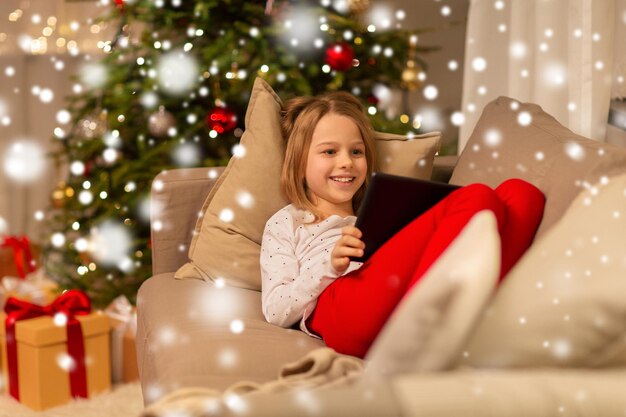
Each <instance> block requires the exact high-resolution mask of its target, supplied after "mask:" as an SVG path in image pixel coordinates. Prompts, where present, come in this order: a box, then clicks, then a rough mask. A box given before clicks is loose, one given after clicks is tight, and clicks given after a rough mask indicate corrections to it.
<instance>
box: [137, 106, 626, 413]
mask: <svg viewBox="0 0 626 417" xmlns="http://www.w3.org/2000/svg"><path fill="white" fill-rule="evenodd" d="M249 110H250V109H249ZM521 114H523V116H524V117H520V115H521ZM247 117H248V116H247ZM520 120H522V121H523V122H520ZM248 122H250V120H248V119H247V120H246V126H247V128H248V127H249V125H248ZM422 165H423V164H422ZM227 173H228V168H226V174H227ZM224 175H225V168H224V167H213V168H193V169H177V170H172V171H167V172H164V173H161V174H159V175H158V176H157V178H156V179H155V183H154V184H155V185H154V186H153V195H152V202H153V206H152V207H153V217H154V219H158V220H156V221H154V222H153V235H152V250H153V272H154V276H153V277H152V278H150V279H148V280H147V281H145V282H144V284H143V285H142V287H141V288H140V290H139V294H138V297H137V308H138V331H137V357H138V365H139V373H140V378H141V384H142V391H143V396H144V402H145V403H146V405H149V404H152V403H154V402H155V401H157V400H159V399H160V398H162V397H163V396H164V395H166V394H169V393H172V392H176V391H177V390H179V389H182V388H189V387H205V388H212V389H215V390H224V389H226V388H227V387H229V386H231V385H233V384H236V383H238V382H240V381H255V382H259V383H262V382H265V381H271V380H273V379H275V378H276V377H277V373H278V372H279V370H280V368H281V366H283V365H284V364H286V363H289V362H293V361H296V360H298V359H299V358H301V357H302V356H303V355H305V354H307V353H308V352H311V351H313V350H315V349H318V348H320V347H323V346H324V345H323V342H322V341H321V340H319V339H315V338H312V337H309V336H307V335H306V334H304V333H303V332H301V331H299V330H297V329H283V328H279V327H276V326H273V325H270V324H268V323H267V322H266V321H265V319H264V317H263V314H262V312H261V294H260V291H259V290H258V288H251V287H249V286H248V287H246V285H244V284H241V283H240V284H237V283H234V284H233V283H232V282H229V280H228V279H226V280H224V279H221V277H218V278H216V277H211V276H205V275H203V274H198V275H197V276H192V275H193V274H190V275H189V276H184V275H185V274H184V273H183V274H182V275H183V276H181V270H182V271H183V272H184V271H185V268H184V265H185V264H186V263H188V261H189V260H190V258H191V257H190V256H189V255H190V254H191V253H192V250H191V248H190V245H191V246H193V239H194V238H197V235H198V233H200V232H201V228H200V227H199V224H200V223H201V222H202V220H203V216H206V211H204V210H205V209H206V204H207V201H206V200H207V195H209V196H211V191H212V189H213V187H215V186H216V184H217V185H218V186H219V185H220V178H222V179H223V176H224ZM430 176H431V178H432V179H433V180H436V181H449V182H450V183H453V184H457V185H467V184H471V183H474V182H482V183H486V184H487V185H490V186H496V185H498V184H499V183H501V182H502V181H504V180H505V179H508V178H512V177H518V178H522V179H525V180H527V181H529V182H531V183H533V184H535V185H536V186H537V187H539V189H541V190H542V191H543V192H544V194H545V196H546V207H545V212H544V218H543V220H542V223H541V225H540V227H539V230H538V232H537V235H536V237H535V240H534V242H533V244H532V246H531V248H530V249H529V250H528V251H527V253H526V254H525V255H524V256H523V257H522V258H521V259H520V261H519V262H518V264H517V265H516V266H515V267H514V268H513V269H512V270H511V271H510V272H509V274H508V275H507V277H505V279H504V281H503V283H502V284H501V285H500V286H498V287H495V286H494V288H493V290H490V291H488V292H485V293H484V297H483V298H484V299H481V302H480V303H478V302H475V303H473V304H475V305H473V306H472V314H471V315H470V314H465V313H463V312H459V311H457V312H455V313H454V314H456V315H457V316H456V318H459V317H463V320H456V319H455V318H451V317H448V316H446V315H447V314H448V311H447V310H446V309H447V308H448V306H447V305H446V304H445V303H443V304H442V305H441V306H439V307H437V308H436V309H438V310H437V311H436V313H435V316H436V317H438V318H439V319H438V320H439V321H437V320H434V321H433V323H435V325H434V326H432V328H431V329H429V332H430V333H429V334H428V335H426V336H424V337H425V338H426V339H428V338H430V339H437V340H438V342H437V343H431V344H429V343H422V344H421V345H420V347H419V348H415V349H414V350H411V349H409V351H410V352H413V353H411V354H409V355H406V351H405V352H404V354H405V355H404V356H403V357H402V358H392V359H394V360H395V368H394V369H392V371H390V372H387V373H386V374H384V375H383V376H382V377H381V378H380V379H379V380H378V381H377V383H376V384H375V385H368V384H349V385H346V386H339V387H337V386H336V387H334V389H332V390H319V392H315V404H316V406H315V407H314V409H313V410H312V409H311V408H310V407H309V406H310V404H309V406H307V402H303V401H294V396H293V394H292V393H289V392H282V393H272V394H267V395H258V396H255V397H254V398H250V400H249V403H248V406H249V408H248V410H252V411H253V412H251V413H248V414H249V415H259V416H261V415H263V416H265V415H267V416H270V415H272V416H279V415H285V416H293V415H309V414H311V413H312V414H315V415H338V416H339V415H358V416H383V415H389V416H408V415H428V416H452V415H480V416H502V415H507V416H530V415H532V416H554V415H576V416H616V415H624V414H626V399H624V395H623V387H624V386H626V385H625V384H626V298H624V296H623V294H624V293H626V292H625V290H626V279H624V278H625V277H626V237H624V236H626V149H623V148H619V147H616V146H611V145H608V144H604V143H599V142H595V141H591V140H589V139H586V138H584V137H581V136H578V135H576V134H574V133H573V132H571V131H569V130H568V129H567V128H565V127H564V126H562V125H561V124H560V123H559V122H558V121H557V120H555V119H554V118H553V117H552V116H550V115H549V114H547V113H546V112H544V111H543V109H541V107H540V106H538V105H535V104H532V103H521V102H519V101H517V100H515V99H511V98H507V97H499V98H498V99H496V100H494V101H492V102H491V103H489V104H488V105H487V106H486V107H485V109H483V112H482V116H481V117H480V119H479V121H478V123H477V125H476V127H475V129H474V131H473V133H472V135H471V137H470V139H469V141H468V143H467V146H466V147H465V149H464V151H463V152H462V153H461V155H460V156H458V157H452V156H443V157H439V156H437V157H434V162H433V165H432V171H431V172H430ZM270 186H271V185H268V187H270ZM260 191H263V190H260ZM154 213H157V214H154ZM227 233H230V234H233V233H235V232H234V231H233V230H230V229H229V230H227ZM474 239H475V240H476V242H475V245H474V246H475V247H477V248H480V247H481V237H480V234H479V235H478V236H477V237H476V236H475V237H474ZM190 242H191V243H190ZM231 250H232V249H231ZM455 256H458V257H462V255H455ZM491 258H494V259H495V258H497V256H491ZM446 259H447V260H448V261H447V262H448V264H454V263H455V262H454V261H450V259H456V258H455V257H453V258H450V257H449V256H448V257H447V258H446ZM469 261H471V259H470V260H469ZM470 264H471V263H470ZM181 267H183V268H181ZM444 267H445V266H444ZM196 269H198V268H196ZM188 270H189V269H187V271H188ZM177 271H178V273H177ZM475 272H476V271H475ZM175 275H177V277H176V278H175ZM177 278H178V279H177ZM181 278H182V279H181ZM410 308H413V309H419V308H420V306H413V307H410ZM404 310H406V311H402V315H403V317H402V319H403V320H404V321H405V322H408V324H407V323H404V324H402V325H404V326H406V325H408V326H411V325H414V323H413V324H412V323H410V321H411V320H410V317H411V314H412V311H411V310H410V309H409V308H408V307H407V308H405V309H404ZM430 313H432V311H431V312H430ZM430 313H429V314H430ZM415 314H422V313H420V312H416V313H415ZM449 314H452V313H449ZM396 316H399V315H397V314H396V313H394V315H393V316H392V317H391V318H390V320H389V322H388V323H387V325H386V326H385V328H387V327H390V328H391V327H393V326H392V324H393V323H394V320H396V319H397V318H398V317H396ZM407 317H408V319H407ZM431 321H432V320H431ZM460 321H463V328H462V329H460V328H459V326H458V324H456V325H452V324H454V323H457V322H460ZM438 323H440V324H441V326H439V324H438ZM451 323H452V324H451ZM402 325H398V326H396V327H399V328H398V329H393V331H392V330H390V331H388V332H386V333H385V329H383V333H385V338H386V339H387V340H386V341H385V343H381V346H378V348H377V349H376V354H375V356H376V357H375V358H372V359H373V360H374V361H377V362H380V360H381V359H380V358H381V357H383V358H384V357H385V355H387V352H388V355H389V356H390V357H393V355H397V352H394V351H393V349H394V348H396V347H397V346H396V347H392V348H389V347H388V346H387V345H393V344H394V343H393V341H394V340H396V341H397V344H400V345H402V344H405V343H406V342H407V341H406V340H405V339H406V338H407V337H410V335H412V334H413V333H412V332H411V331H404V330H403V329H402ZM394 332H395V333H394ZM446 332H447V333H446ZM394 338H395V339H394ZM430 339H429V340H430ZM390 341H391V343H390ZM409 344H410V341H409ZM375 346H376V345H375ZM443 351H445V355H443V354H442V353H441V352H443ZM426 358H427V359H426ZM367 360H368V358H367V357H366V362H367ZM384 360H385V359H383V361H384ZM389 369H391V368H389ZM383 373H384V372H383ZM372 387H375V388H372ZM307 407H308V408H307ZM313 411H314V412H313ZM230 413H233V415H236V414H237V413H236V412H235V411H233V410H230V411H229V410H228V409H225V411H224V415H230ZM207 415H213V414H207ZM220 415H221V414H220Z"/></svg>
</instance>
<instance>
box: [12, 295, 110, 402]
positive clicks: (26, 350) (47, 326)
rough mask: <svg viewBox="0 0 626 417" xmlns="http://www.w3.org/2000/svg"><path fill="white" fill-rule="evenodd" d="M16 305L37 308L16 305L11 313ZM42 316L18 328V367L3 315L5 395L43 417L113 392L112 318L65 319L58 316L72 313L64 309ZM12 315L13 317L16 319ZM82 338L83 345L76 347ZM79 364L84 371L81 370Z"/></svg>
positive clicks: (49, 310) (23, 321)
mask: <svg viewBox="0 0 626 417" xmlns="http://www.w3.org/2000/svg"><path fill="white" fill-rule="evenodd" d="M71 292H72V291H67V292H66V293H64V294H63V295H62V296H60V297H59V298H57V300H55V303H57V302H59V301H61V302H63V301H66V300H63V298H65V299H67V298H68V297H66V295H67V293H71ZM75 292H77V291H75ZM85 297H86V296H85ZM18 301H19V300H18ZM16 304H20V305H27V306H29V308H30V307H32V306H34V305H33V304H28V303H24V302H19V303H18V302H16V299H10V300H9V301H8V302H7V306H6V307H5V310H8V308H9V306H10V305H11V306H14V305H16ZM59 304H61V303H59ZM89 309H90V308H89ZM35 310H36V309H35ZM37 311H38V312H37V313H36V314H39V313H41V312H42V311H43V312H44V314H45V315H41V316H40V317H35V318H24V319H18V321H15V322H14V333H13V334H14V338H15V345H14V348H15V349H14V352H15V353H14V355H13V361H14V362H13V365H12V362H11V361H12V359H11V357H12V356H11V348H10V346H9V343H7V342H8V341H9V340H10V339H11V330H10V327H9V324H8V322H9V321H8V320H7V314H4V313H2V314H1V315H0V320H1V321H0V323H1V325H0V343H1V351H2V368H3V369H4V386H5V390H6V391H8V392H9V393H10V394H11V395H12V396H13V397H15V398H16V399H18V400H19V401H20V402H21V403H23V404H25V405H27V406H28V407H30V408H32V409H34V410H37V411H39V410H45V409H47V408H50V407H54V406H58V405H62V404H65V403H67V402H68V401H70V400H71V399H72V398H74V397H85V398H88V397H90V396H92V395H94V394H97V393H101V392H106V391H108V390H109V389H110V387H111V371H110V366H111V365H110V352H109V333H110V323H109V318H108V317H107V316H106V315H104V314H103V313H102V312H96V313H90V314H82V315H73V314H72V313H71V311H70V313H67V314H66V313H65V312H64V313H60V314H59V313H58V311H66V310H64V309H60V310H57V312H56V313H55V312H54V311H55V310H54V309H53V308H50V306H47V307H41V308H40V310H37ZM7 313H8V315H9V317H11V315H12V314H14V313H12V312H10V311H7ZM29 314H30V315H31V316H32V314H31V313H28V314H26V315H25V317H28V315H29ZM64 317H65V319H64ZM64 321H66V322H64ZM76 321H77V322H78V323H77V324H76ZM71 324H72V325H74V324H76V326H70V325H71ZM77 326H78V333H77V332H76V331H77ZM77 336H78V342H79V343H76V341H77V340H76V338H77ZM7 339H9V340H7ZM77 352H79V353H77ZM80 353H82V358H83V359H82V361H80V360H74V358H80V357H81V354H80ZM79 362H80V363H82V364H84V367H82V366H80V365H78V363H79Z"/></svg>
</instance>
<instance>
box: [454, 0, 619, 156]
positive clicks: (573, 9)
mask: <svg viewBox="0 0 626 417" xmlns="http://www.w3.org/2000/svg"><path fill="white" fill-rule="evenodd" d="M624 76H626V0H472V1H471V2H470V8H469V13H468V25H467V38H466V49H465V67H464V78H463V101H462V102H463V109H462V110H463V113H464V115H465V122H464V124H463V125H462V126H461V130H460V138H459V153H460V152H461V150H462V149H463V147H464V146H465V143H466V142H467V140H468V138H469V136H470V134H471V132H472V130H473V129H474V126H475V124H476V122H477V120H478V118H479V117H480V113H481V111H482V109H483V107H484V106H485V104H487V103H488V102H489V101H491V100H493V99H494V98H496V97H498V96H501V95H505V96H509V97H512V98H515V99H517V100H520V101H523V102H533V103H536V104H539V105H540V106H542V107H543V109H544V110H545V111H547V112H548V113H550V114H552V115H553V116H554V117H555V118H556V119H557V120H559V122H561V123H562V124H564V125H565V126H567V127H568V128H569V129H571V130H572V131H574V132H575V133H578V134H580V135H583V136H586V137H590V138H592V139H595V140H598V141H604V139H605V136H606V126H607V118H608V112H609V104H610V100H611V97H612V96H613V97H616V96H620V95H621V96H624V95H626V94H625V91H624Z"/></svg>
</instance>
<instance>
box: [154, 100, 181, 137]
mask: <svg viewBox="0 0 626 417" xmlns="http://www.w3.org/2000/svg"><path fill="white" fill-rule="evenodd" d="M175 124H176V119H174V116H173V115H172V113H170V112H168V111H167V110H165V107H163V106H159V110H158V111H157V112H156V113H152V114H151V115H150V117H148V131H149V132H150V134H151V135H153V136H156V137H157V138H161V137H164V136H166V135H167V131H168V130H169V129H170V128H171V127H174V125H175Z"/></svg>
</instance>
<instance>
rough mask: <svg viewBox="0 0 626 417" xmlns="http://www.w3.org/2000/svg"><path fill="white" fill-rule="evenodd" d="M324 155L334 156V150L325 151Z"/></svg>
mask: <svg viewBox="0 0 626 417" xmlns="http://www.w3.org/2000/svg"><path fill="white" fill-rule="evenodd" d="M324 153H325V154H326V155H332V154H334V153H335V150H334V149H326V150H325V151H324Z"/></svg>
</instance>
